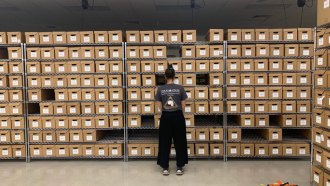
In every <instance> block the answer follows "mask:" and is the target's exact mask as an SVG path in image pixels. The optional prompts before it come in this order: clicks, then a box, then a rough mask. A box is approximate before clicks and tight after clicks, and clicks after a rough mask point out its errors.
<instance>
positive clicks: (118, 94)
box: [109, 88, 123, 101]
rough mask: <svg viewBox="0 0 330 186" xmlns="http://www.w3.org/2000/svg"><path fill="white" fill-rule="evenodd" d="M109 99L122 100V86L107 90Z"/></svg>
mask: <svg viewBox="0 0 330 186" xmlns="http://www.w3.org/2000/svg"><path fill="white" fill-rule="evenodd" d="M109 98H110V101H119V100H123V89H122V88H113V89H110V90H109Z"/></svg>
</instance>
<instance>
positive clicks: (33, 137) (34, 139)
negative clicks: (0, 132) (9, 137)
mask: <svg viewBox="0 0 330 186" xmlns="http://www.w3.org/2000/svg"><path fill="white" fill-rule="evenodd" d="M5 137H6V136H5ZM5 139H6V138H5ZM32 140H33V141H39V136H37V135H33V136H32ZM1 141H3V140H2V136H1Z"/></svg>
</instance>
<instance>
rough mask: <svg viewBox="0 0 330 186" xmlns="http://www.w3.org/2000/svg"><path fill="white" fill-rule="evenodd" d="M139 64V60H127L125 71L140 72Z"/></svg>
mask: <svg viewBox="0 0 330 186" xmlns="http://www.w3.org/2000/svg"><path fill="white" fill-rule="evenodd" d="M140 66H141V62H140V61H127V71H128V72H141V67H140ZM156 69H157V68H156ZM164 69H165V66H164ZM162 72H164V71H162Z"/></svg>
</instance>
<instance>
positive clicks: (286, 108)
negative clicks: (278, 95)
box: [282, 101, 296, 113]
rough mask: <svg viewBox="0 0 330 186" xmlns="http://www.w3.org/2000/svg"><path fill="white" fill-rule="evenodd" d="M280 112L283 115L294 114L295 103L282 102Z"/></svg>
mask: <svg viewBox="0 0 330 186" xmlns="http://www.w3.org/2000/svg"><path fill="white" fill-rule="evenodd" d="M282 106H283V107H282V112H284V113H295V112H296V102H295V101H282Z"/></svg>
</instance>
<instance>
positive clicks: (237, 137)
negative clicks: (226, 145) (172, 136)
mask: <svg viewBox="0 0 330 186" xmlns="http://www.w3.org/2000/svg"><path fill="white" fill-rule="evenodd" d="M241 136H242V131H241V129H240V128H228V141H241V139H242V137H241Z"/></svg>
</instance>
